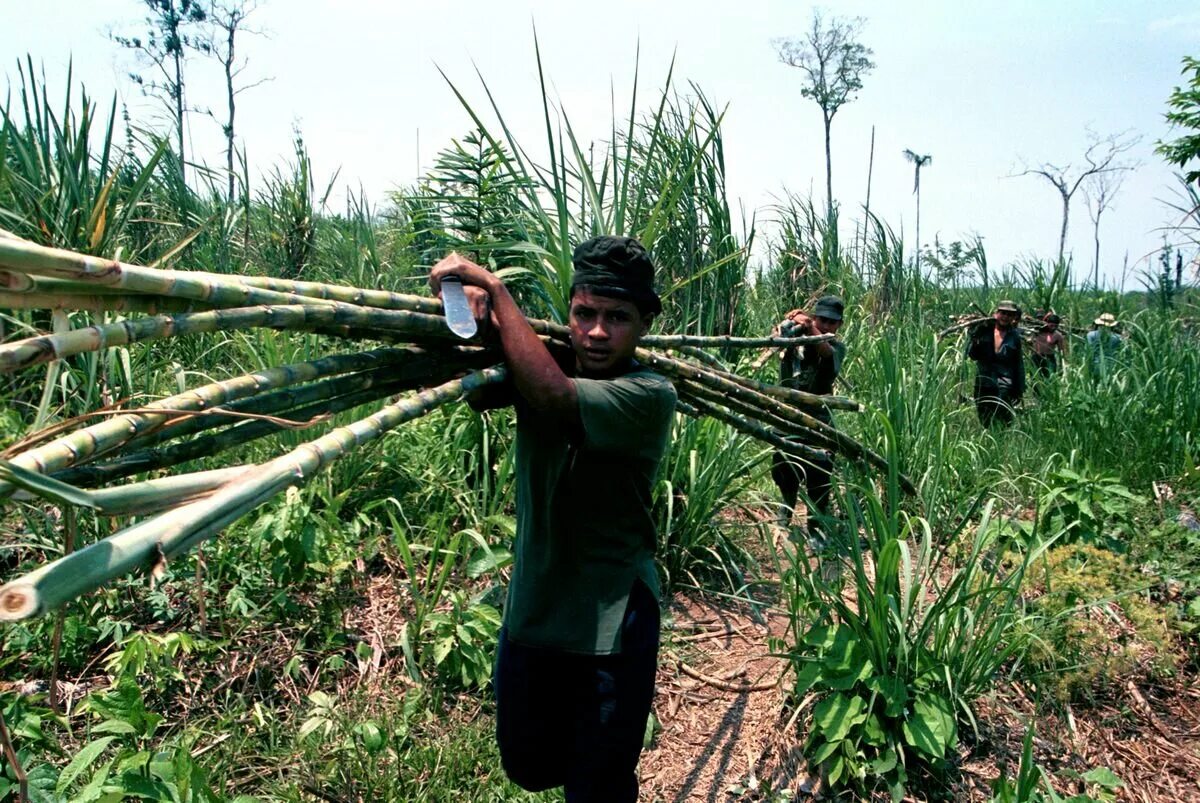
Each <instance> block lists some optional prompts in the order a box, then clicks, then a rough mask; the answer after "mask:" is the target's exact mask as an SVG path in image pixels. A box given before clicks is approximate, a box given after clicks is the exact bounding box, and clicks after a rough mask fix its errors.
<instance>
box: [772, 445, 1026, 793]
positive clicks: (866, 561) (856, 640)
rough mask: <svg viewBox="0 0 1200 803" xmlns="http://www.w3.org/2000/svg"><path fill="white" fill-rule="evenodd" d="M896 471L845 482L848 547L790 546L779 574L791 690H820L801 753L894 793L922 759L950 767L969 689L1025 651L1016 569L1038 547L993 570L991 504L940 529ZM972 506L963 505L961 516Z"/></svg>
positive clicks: (836, 781) (843, 540)
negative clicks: (910, 510)
mask: <svg viewBox="0 0 1200 803" xmlns="http://www.w3.org/2000/svg"><path fill="white" fill-rule="evenodd" d="M893 443H894V439H893ZM891 451H892V452H893V453H894V446H892V447H891ZM896 483H897V480H896V478H895V477H894V476H893V477H892V478H891V479H890V481H889V483H888V485H887V486H886V487H885V493H886V496H881V495H880V494H879V493H878V492H876V491H875V490H874V489H873V488H870V487H858V488H856V489H855V490H854V493H853V494H848V495H847V497H848V498H844V499H843V500H842V502H841V508H842V510H843V512H844V514H845V517H846V518H845V521H844V522H843V526H842V528H841V532H840V534H838V535H837V536H836V540H835V543H837V544H840V546H839V547H837V548H835V549H834V551H833V552H832V553H827V554H823V555H821V556H820V558H819V559H818V560H817V562H816V563H817V565H816V566H812V565H810V561H809V560H808V559H807V558H805V557H803V556H801V555H792V561H791V564H790V566H789V567H788V568H787V570H786V574H785V582H786V588H788V591H789V608H790V610H791V616H792V627H793V629H794V632H795V638H796V642H795V646H794V647H792V648H791V649H790V650H789V651H788V652H787V655H788V656H789V657H790V658H791V660H792V663H793V666H794V668H795V671H796V689H795V695H796V697H797V698H800V697H802V696H804V695H805V694H812V695H813V696H814V698H815V699H814V705H813V709H812V716H811V726H810V731H809V736H808V739H807V741H806V743H805V752H806V755H808V757H809V760H810V761H811V762H812V763H813V764H815V765H818V766H820V767H821V769H822V771H823V772H824V774H825V775H826V777H827V778H828V780H829V782H830V783H831V784H832V785H834V786H835V787H850V788H853V789H857V790H859V791H864V792H865V791H867V790H870V789H873V788H875V787H877V786H880V785H882V786H885V787H886V788H888V789H889V791H890V793H891V795H892V797H893V799H895V800H899V799H901V798H902V797H903V795H904V791H905V789H906V787H907V785H908V783H909V782H910V778H911V774H912V773H913V772H914V771H921V772H930V773H933V774H934V775H940V774H942V773H943V772H944V769H945V767H946V764H947V760H948V759H949V757H950V756H951V755H952V754H953V752H954V749H955V748H956V746H957V744H958V723H959V720H960V719H964V720H966V721H967V722H969V723H971V724H973V723H974V714H973V703H974V700H975V699H976V698H977V697H978V696H979V695H981V694H983V693H984V692H986V691H987V690H988V689H989V688H990V687H991V685H992V683H993V681H994V679H995V677H996V676H997V675H998V674H999V673H1000V672H1001V670H1002V668H1003V667H1005V665H1006V664H1008V663H1009V662H1011V661H1019V657H1020V655H1021V652H1022V649H1023V641H1022V639H1021V638H1018V637H1017V635H1018V633H1019V631H1018V630H1017V629H1016V627H1015V626H1016V625H1017V624H1018V623H1019V622H1020V621H1021V620H1022V618H1023V617H1024V612H1023V610H1022V605H1021V598H1020V591H1021V581H1022V578H1023V576H1024V573H1025V572H1026V570H1027V568H1028V566H1029V561H1030V560H1032V559H1033V558H1034V557H1036V555H1037V554H1039V552H1040V550H1041V547H1039V548H1036V549H1035V550H1032V551H1031V552H1029V553H1027V554H1026V555H1025V556H1024V557H1023V558H1021V559H1020V560H1019V561H1018V563H1017V565H1015V566H1012V567H1009V568H1007V569H1005V570H1003V571H996V569H995V566H994V565H993V563H994V561H993V560H992V559H990V558H989V557H988V556H986V555H985V553H984V548H985V546H986V544H987V543H988V538H987V535H986V533H987V530H988V526H989V524H988V522H989V519H990V516H991V507H990V505H988V506H984V508H983V510H982V513H981V515H980V520H979V524H978V526H977V527H976V530H975V535H974V537H973V538H972V539H970V540H969V541H967V542H966V543H964V544H962V545H961V546H959V545H957V543H956V542H957V535H958V532H957V531H951V532H950V533H948V534H946V535H945V536H943V537H941V538H939V539H937V540H936V541H935V539H934V537H933V530H932V527H931V526H930V524H929V522H928V521H926V520H924V519H922V518H920V517H917V516H913V515H911V514H907V513H904V512H902V511H901V510H900V509H899V507H898V501H899V491H898V487H897V485H896ZM974 512H977V511H976V510H975V508H974V507H968V508H966V509H964V510H962V511H960V515H959V516H957V517H955V518H956V520H957V521H959V522H960V524H959V527H960V528H961V527H963V526H964V524H965V522H966V521H968V520H970V519H971V517H972V514H973V513H974ZM860 527H861V532H862V535H861V536H860V534H859V533H860ZM860 538H861V542H862V543H861V544H860ZM947 545H954V546H947ZM839 552H840V554H838V553H839ZM868 566H870V567H871V569H873V571H869V570H868ZM831 568H832V569H833V571H829V569H831ZM843 570H848V571H849V572H850V578H849V585H850V589H849V594H848V593H847V590H846V589H844V588H843V581H842V579H841V573H842V571H843ZM848 597H849V599H851V600H853V602H848V601H847V598H848ZM805 622H809V623H810V624H803V623H805Z"/></svg>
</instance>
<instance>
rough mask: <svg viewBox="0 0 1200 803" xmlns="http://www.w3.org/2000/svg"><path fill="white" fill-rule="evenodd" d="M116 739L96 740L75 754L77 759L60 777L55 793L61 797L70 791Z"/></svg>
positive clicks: (73, 759)
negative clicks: (72, 785)
mask: <svg viewBox="0 0 1200 803" xmlns="http://www.w3.org/2000/svg"><path fill="white" fill-rule="evenodd" d="M116 738H117V737H115V736H105V737H104V738H102V739H96V740H95V741H92V742H88V743H87V744H86V745H84V746H83V748H82V749H81V750H80V751H79V752H78V753H76V754H75V757H74V758H72V759H71V761H70V763H68V764H67V766H66V767H64V768H63V771H62V773H61V774H60V775H59V776H58V783H57V784H56V785H55V787H54V791H55V792H57V793H58V794H60V795H61V794H64V793H65V792H66V791H67V790H68V789H70V788H71V784H72V783H73V782H74V781H75V779H76V778H77V777H79V774H80V773H81V772H83V771H84V770H86V769H87V768H88V767H90V766H91V765H92V763H93V762H95V760H96V759H98V758H99V757H100V754H101V753H103V752H104V750H105V749H106V748H107V747H108V746H109V745H110V744H112V743H113V741H114V740H115V739H116Z"/></svg>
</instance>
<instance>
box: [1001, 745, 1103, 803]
mask: <svg viewBox="0 0 1200 803" xmlns="http://www.w3.org/2000/svg"><path fill="white" fill-rule="evenodd" d="M1072 774H1073V775H1075V777H1076V778H1077V779H1078V780H1080V781H1082V782H1084V784H1086V786H1087V788H1088V791H1089V792H1090V793H1091V794H1080V795H1072V796H1071V797H1062V796H1061V795H1059V794H1058V792H1057V791H1055V789H1054V785H1053V784H1052V783H1051V781H1050V776H1049V774H1047V772H1046V770H1044V769H1043V768H1042V767H1040V766H1039V765H1038V764H1037V763H1036V762H1035V761H1034V760H1033V728H1032V727H1030V728H1029V729H1028V730H1026V731H1025V742H1024V746H1023V747H1022V749H1021V763H1020V765H1019V766H1018V768H1017V777H1016V778H1009V777H1008V774H1007V773H1005V772H1004V770H1003V768H1001V770H1000V777H999V778H997V779H996V781H995V782H994V783H993V784H992V800H991V803H1110V801H1113V800H1116V799H1117V797H1116V793H1117V790H1119V789H1121V788H1122V787H1123V786H1124V785H1125V784H1123V783H1122V782H1121V779H1120V778H1118V777H1117V776H1116V775H1115V774H1114V773H1113V771H1112V770H1110V769H1109V768H1108V767H1097V768H1096V769H1094V770H1090V771H1088V772H1086V773H1084V774H1083V775H1076V774H1074V773H1072ZM1093 795H1094V796H1093Z"/></svg>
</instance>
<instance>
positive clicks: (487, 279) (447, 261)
mask: <svg viewBox="0 0 1200 803" xmlns="http://www.w3.org/2000/svg"><path fill="white" fill-rule="evenodd" d="M446 276H456V277H458V279H459V280H460V281H461V282H462V283H463V295H464V296H466V298H467V303H468V304H469V305H470V307H471V315H472V317H474V318H475V321H476V323H478V324H479V325H480V326H481V327H485V326H486V325H487V324H489V323H491V324H495V323H496V321H495V319H494V317H493V315H492V293H493V292H494V290H495V289H496V287H497V285H502V284H503V283H502V282H501V281H500V279H499V278H497V277H496V274H494V273H492V272H491V271H489V270H488V269H487V268H485V267H483V266H482V265H478V264H476V263H474V262H472V261H471V260H469V259H467V258H466V257H464V256H462V255H461V254H458V253H457V252H453V251H452V252H451V253H450V254H449V255H448V256H445V257H443V258H442V259H441V260H440V261H439V262H438V263H437V264H436V265H434V266H433V269H432V270H430V271H429V288H430V289H431V290H433V294H434V295H436V296H437V297H438V298H441V296H442V279H443V278H444V277H446Z"/></svg>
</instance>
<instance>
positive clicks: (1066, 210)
mask: <svg viewBox="0 0 1200 803" xmlns="http://www.w3.org/2000/svg"><path fill="white" fill-rule="evenodd" d="M1062 199H1063V221H1062V231H1060V232H1059V233H1058V261H1059V263H1061V262H1062V261H1063V254H1064V253H1066V250H1067V216H1068V215H1069V214H1070V213H1071V196H1070V195H1067V194H1066V193H1065V192H1064V193H1063V194H1062Z"/></svg>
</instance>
